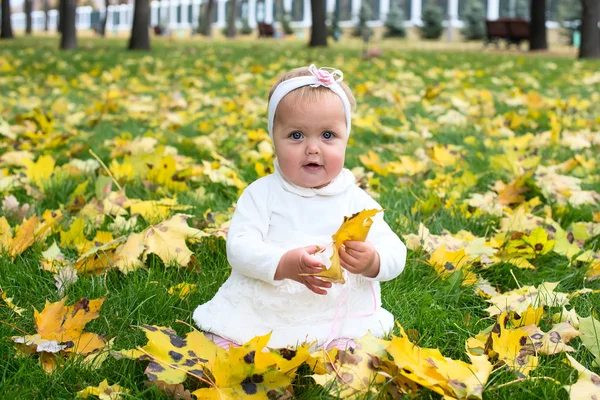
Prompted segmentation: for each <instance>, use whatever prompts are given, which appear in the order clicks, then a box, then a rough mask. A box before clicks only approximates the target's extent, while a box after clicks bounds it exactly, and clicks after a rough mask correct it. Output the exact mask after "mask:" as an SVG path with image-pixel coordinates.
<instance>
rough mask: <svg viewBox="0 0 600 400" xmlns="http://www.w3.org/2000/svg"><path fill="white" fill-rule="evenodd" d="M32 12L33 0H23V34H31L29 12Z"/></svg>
mask: <svg viewBox="0 0 600 400" xmlns="http://www.w3.org/2000/svg"><path fill="white" fill-rule="evenodd" d="M32 12H33V0H25V34H26V35H31V29H32V27H31V25H32V23H33V21H32V20H31V13H32Z"/></svg>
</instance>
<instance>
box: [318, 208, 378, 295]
mask: <svg viewBox="0 0 600 400" xmlns="http://www.w3.org/2000/svg"><path fill="white" fill-rule="evenodd" d="M380 211H381V210H377V209H372V210H363V211H360V212H357V213H356V214H354V215H352V216H350V217H344V222H343V223H342V225H341V226H340V227H339V229H338V230H337V232H336V233H334V234H333V235H332V236H331V238H332V239H333V254H332V255H331V265H330V266H329V268H328V269H326V270H324V271H322V272H319V273H317V274H307V275H313V276H318V277H320V278H321V279H323V280H324V281H328V282H332V283H345V282H346V280H345V279H344V272H343V270H342V265H341V264H340V255H339V250H340V248H341V247H342V245H343V244H344V242H345V241H349V240H352V241H359V242H364V241H365V240H366V239H367V236H368V235H369V230H370V229H371V225H373V220H372V219H371V217H373V216H375V214H377V213H378V212H380Z"/></svg>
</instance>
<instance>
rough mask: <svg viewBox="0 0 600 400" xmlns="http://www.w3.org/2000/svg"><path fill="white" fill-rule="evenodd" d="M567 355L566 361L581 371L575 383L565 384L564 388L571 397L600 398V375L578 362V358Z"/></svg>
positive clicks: (575, 398) (578, 399)
mask: <svg viewBox="0 0 600 400" xmlns="http://www.w3.org/2000/svg"><path fill="white" fill-rule="evenodd" d="M565 356H567V360H565V362H566V363H567V364H568V365H570V366H571V367H573V368H575V369H576V370H577V372H578V373H579V374H578V375H579V376H578V379H577V382H576V383H575V384H573V385H565V386H563V388H565V390H566V391H568V392H569V399H570V400H581V399H589V400H593V399H598V398H600V376H599V375H598V374H596V373H594V372H592V371H590V370H589V369H587V368H586V367H584V366H583V365H581V364H580V363H578V362H577V360H575V359H574V358H573V357H571V356H570V355H568V354H565Z"/></svg>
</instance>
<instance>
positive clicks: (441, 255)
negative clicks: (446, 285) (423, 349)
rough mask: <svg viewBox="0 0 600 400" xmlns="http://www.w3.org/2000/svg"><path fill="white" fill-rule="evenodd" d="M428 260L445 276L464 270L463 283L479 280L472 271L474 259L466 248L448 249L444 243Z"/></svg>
mask: <svg viewBox="0 0 600 400" xmlns="http://www.w3.org/2000/svg"><path fill="white" fill-rule="evenodd" d="M427 262H428V263H429V264H431V265H432V266H433V267H434V268H435V270H436V272H437V273H438V274H439V275H441V276H442V277H443V278H448V277H449V276H450V275H451V274H453V273H454V272H456V271H459V270H462V271H463V273H464V278H463V283H462V284H463V285H471V284H474V283H476V282H477V277H476V276H475V274H473V273H472V272H471V271H470V268H471V264H472V260H471V259H470V258H469V256H467V254H466V253H465V249H464V248H463V249H460V250H457V251H448V249H447V248H446V245H445V244H444V245H442V246H440V247H438V248H437V249H435V251H433V253H431V257H430V258H429V260H427Z"/></svg>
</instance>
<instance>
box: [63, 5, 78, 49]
mask: <svg viewBox="0 0 600 400" xmlns="http://www.w3.org/2000/svg"><path fill="white" fill-rule="evenodd" d="M76 9H77V0H60V11H61V13H60V25H61V33H62V35H61V38H60V48H61V49H62V50H73V49H76V48H77V31H76V28H75V13H76Z"/></svg>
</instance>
